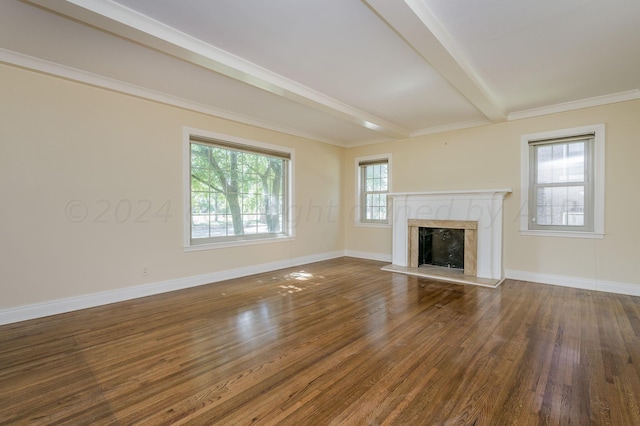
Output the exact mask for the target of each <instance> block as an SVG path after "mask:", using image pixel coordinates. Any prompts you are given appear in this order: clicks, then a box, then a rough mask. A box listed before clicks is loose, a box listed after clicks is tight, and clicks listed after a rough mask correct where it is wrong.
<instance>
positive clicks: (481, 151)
mask: <svg viewBox="0 0 640 426" xmlns="http://www.w3.org/2000/svg"><path fill="white" fill-rule="evenodd" d="M598 123H605V124H606V189H605V198H606V201H605V204H606V205H605V232H606V236H605V238H604V239H602V240H590V239H574V238H549V237H532V236H521V235H520V233H519V214H520V136H521V135H522V134H528V133H535V132H543V131H548V130H555V129H563V128H571V127H578V126H585V125H591V124H598ZM388 152H390V153H392V156H393V188H392V190H393V191H396V192H409V191H441V190H450V189H452V190H456V189H457V190H468V189H498V188H511V189H513V193H512V194H511V195H509V196H508V197H507V198H506V200H505V210H504V220H505V222H504V226H505V229H504V251H505V254H504V266H505V269H506V270H511V271H522V272H529V273H533V274H549V275H561V276H568V277H576V278H582V279H588V280H604V281H610V282H617V283H627V284H638V285H640V281H639V280H638V277H640V261H639V259H640V258H639V256H640V221H639V220H638V212H640V196H638V191H639V189H638V185H639V184H640V167H639V166H638V158H640V101H633V102H625V103H618V104H613V105H607V106H602V107H594V108H589V109H583V110H578V111H572V112H566V113H560V114H553V115H549V116H542V117H537V118H531V119H524V120H518V121H512V122H507V123H502V124H495V125H487V126H482V127H476V128H471V129H466V130H459V131H453V132H447V133H441V134H434V135H427V136H422V137H415V138H411V139H407V140H402V141H398V142H394V143H384V144H378V145H367V146H362V147H358V148H353V149H349V150H347V152H346V153H345V157H344V161H343V167H344V170H343V175H344V177H345V180H344V184H343V188H344V197H345V198H344V206H345V210H349V208H350V206H351V205H353V204H354V203H355V194H354V188H355V172H354V158H356V157H359V156H365V155H373V154H381V153H388ZM345 247H346V249H347V250H349V251H352V252H356V253H363V252H370V253H373V255H375V256H382V255H390V253H391V230H390V229H388V228H387V229H371V228H362V227H358V226H355V225H354V223H353V220H352V218H351V217H345Z"/></svg>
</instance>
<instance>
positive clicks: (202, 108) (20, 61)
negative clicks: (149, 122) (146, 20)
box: [0, 48, 345, 147]
mask: <svg viewBox="0 0 640 426" xmlns="http://www.w3.org/2000/svg"><path fill="white" fill-rule="evenodd" d="M0 63H4V64H7V65H11V66H16V67H20V68H24V69H27V70H30V71H35V72H39V73H42V74H47V75H51V76H54V77H59V78H63V79H66V80H71V81H75V82H78V83H82V84H86V85H88V86H93V87H99V88H101V89H106V90H110V91H112V92H117V93H122V94H125V95H130V96H134V97H137V98H141V99H146V100H149V101H153V102H158V103H161V104H164V105H169V106H173V107H177V108H181V109H185V110H188V111H193V112H198V113H201V114H205V115H209V116H212V117H216V118H222V119H225V120H229V121H234V122H237V123H241V124H247V125H250V126H254V127H259V128H262V129H265V130H271V131H275V132H279V133H285V134H288V135H292V136H297V137H301V138H305V139H310V140H314V141H317V142H323V143H326V144H330V145H336V146H340V147H344V146H345V144H343V143H339V142H337V141H334V140H331V139H327V138H324V137H322V136H318V135H315V134H311V133H307V132H303V131H300V130H297V129H291V128H286V127H282V126H275V125H273V124H271V123H267V122H264V121H261V120H256V119H254V118H251V117H248V116H245V115H242V114H237V113H233V112H230V111H227V110H223V109H219V108H213V107H211V106H209V105H205V104H201V103H198V102H194V101H190V100H188V99H185V98H181V97H179V96H174V95H170V94H168V93H164V92H160V91H156V90H152V89H147V88H145V87H142V86H138V85H135V84H131V83H127V82H124V81H121V80H116V79H113V78H110V77H105V76H103V75H99V74H94V73H91V72H88V71H83V70H80V69H77V68H73V67H68V66H66V65H61V64H58V63H55V62H51V61H47V60H44V59H40V58H36V57H33V56H28V55H25V54H22V53H18V52H14V51H12V50H9V49H4V48H0Z"/></svg>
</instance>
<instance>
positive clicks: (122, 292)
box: [0, 251, 345, 325]
mask: <svg viewBox="0 0 640 426" xmlns="http://www.w3.org/2000/svg"><path fill="white" fill-rule="evenodd" d="M344 255H345V254H344V252H343V251H334V252H329V253H321V254H315V255H311V256H302V257H297V258H293V259H287V260H281V261H277V262H271V263H263V264H261V265H252V266H247V267H244V268H238V269H231V270H227V271H220V272H213V273H210V274H203V275H197V276H191V277H184V278H177V279H172V280H166V281H159V282H155V283H150V284H145V285H140V286H135V287H128V288H123V289H118V290H111V291H105V292H100V293H93V294H87V295H82V296H74V297H69V298H65V299H58V300H52V301H49V302H43V303H36V304H32V305H26V306H19V307H16V308H8V309H2V310H0V325H2V324H11V323H14V322H20V321H26V320H30V319H34V318H42V317H46V316H49V315H57V314H62V313H65V312H71V311H77V310H80V309H87V308H93V307H96V306H102V305H108V304H110V303H116V302H122V301H125V300H131V299H137V298H139V297H145V296H152V295H154V294H160V293H167V292H170V291H175V290H181V289H185V288H189V287H196V286H200V285H204V284H210V283H214V282H218V281H224V280H229V279H233V278H240V277H246V276H249V275H254V274H260V273H263V272H270V271H275V270H278V269H283V268H289V267H293V266H299V265H304V264H307V263H313V262H320V261H323V260H329V259H335V258H338V257H343V256H344Z"/></svg>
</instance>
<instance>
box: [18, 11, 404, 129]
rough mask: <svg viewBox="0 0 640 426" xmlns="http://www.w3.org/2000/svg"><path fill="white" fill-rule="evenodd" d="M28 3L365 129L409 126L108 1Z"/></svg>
mask: <svg viewBox="0 0 640 426" xmlns="http://www.w3.org/2000/svg"><path fill="white" fill-rule="evenodd" d="M27 1H28V2H29V3H32V4H35V5H38V6H40V7H42V8H45V9H48V10H51V11H54V12H56V13H59V14H62V15H64V16H68V17H70V18H72V19H76V20H79V21H80V22H84V23H86V24H89V25H92V26H94V27H97V28H100V29H102V30H105V31H107V32H110V33H112V34H116V35H118V36H120V37H124V38H126V39H128V40H132V41H134V42H137V43H140V44H142V45H144V46H147V47H150V48H153V49H156V50H158V51H160V52H163V53H166V54H168V55H171V56H174V57H177V58H180V59H182V60H184V61H186V62H189V63H192V64H195V65H198V66H201V67H204V68H207V69H209V70H210V71H214V72H216V73H219V74H222V75H224V76H227V77H230V78H233V79H235V80H238V81H241V82H243V83H245V84H248V85H251V86H253V87H256V88H259V89H262V90H265V91H267V92H269V93H272V94H274V95H277V96H281V97H284V98H286V99H289V100H292V101H294V102H297V103H299V104H302V105H306V106H308V107H311V108H313V109H316V110H318V111H321V112H324V113H327V114H330V115H332V116H334V117H338V118H340V119H342V120H346V121H348V122H350V123H353V124H357V125H359V126H361V127H364V128H366V129H369V130H373V131H375V132H378V133H381V134H384V135H386V136H390V137H394V138H402V137H407V136H409V130H407V129H405V128H404V127H402V126H399V125H397V124H395V123H392V122H389V121H387V120H384V119H382V118H380V117H376V116H374V115H372V114H369V113H367V112H365V111H362V110H360V109H357V108H355V107H352V106H351V105H347V104H345V103H343V102H341V101H339V100H337V99H334V98H331V97H329V96H326V95H324V94H322V93H320V92H318V91H316V90H314V89H311V88H309V87H307V86H304V85H302V84H300V83H297V82H295V81H293V80H290V79H288V78H286V77H284V76H282V75H279V74H276V73H274V72H271V71H269V70H267V69H265V68H263V67H261V66H259V65H256V64H254V63H252V62H250V61H247V60H245V59H243V58H241V57H239V56H236V55H233V54H231V53H229V52H227V51H225V50H222V49H220V48H217V47H215V46H213V45H210V44H208V43H205V42H203V41H202V40H199V39H197V38H195V37H192V36H190V35H188V34H186V33H184V32H182V31H179V30H177V29H175V28H173V27H170V26H168V25H166V24H164V23H162V22H159V21H157V20H155V19H153V18H150V17H148V16H146V15H144V14H142V13H139V12H137V11H135V10H133V9H130V8H128V7H126V6H123V5H121V4H119V3H116V2H114V1H112V0H66V1H65V2H51V1H50V0H27Z"/></svg>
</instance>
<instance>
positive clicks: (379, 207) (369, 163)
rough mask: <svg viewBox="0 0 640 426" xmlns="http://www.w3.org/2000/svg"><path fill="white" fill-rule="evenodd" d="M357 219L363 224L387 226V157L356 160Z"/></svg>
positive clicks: (388, 182)
mask: <svg viewBox="0 0 640 426" xmlns="http://www.w3.org/2000/svg"><path fill="white" fill-rule="evenodd" d="M357 164H358V193H359V198H360V199H359V206H360V209H359V215H358V216H359V217H358V221H359V222H360V223H363V224H367V223H368V224H388V223H389V209H388V205H387V194H388V193H389V187H390V179H389V177H390V173H389V171H390V170H389V169H390V167H389V157H388V156H385V157H378V158H366V159H358V160H357Z"/></svg>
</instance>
